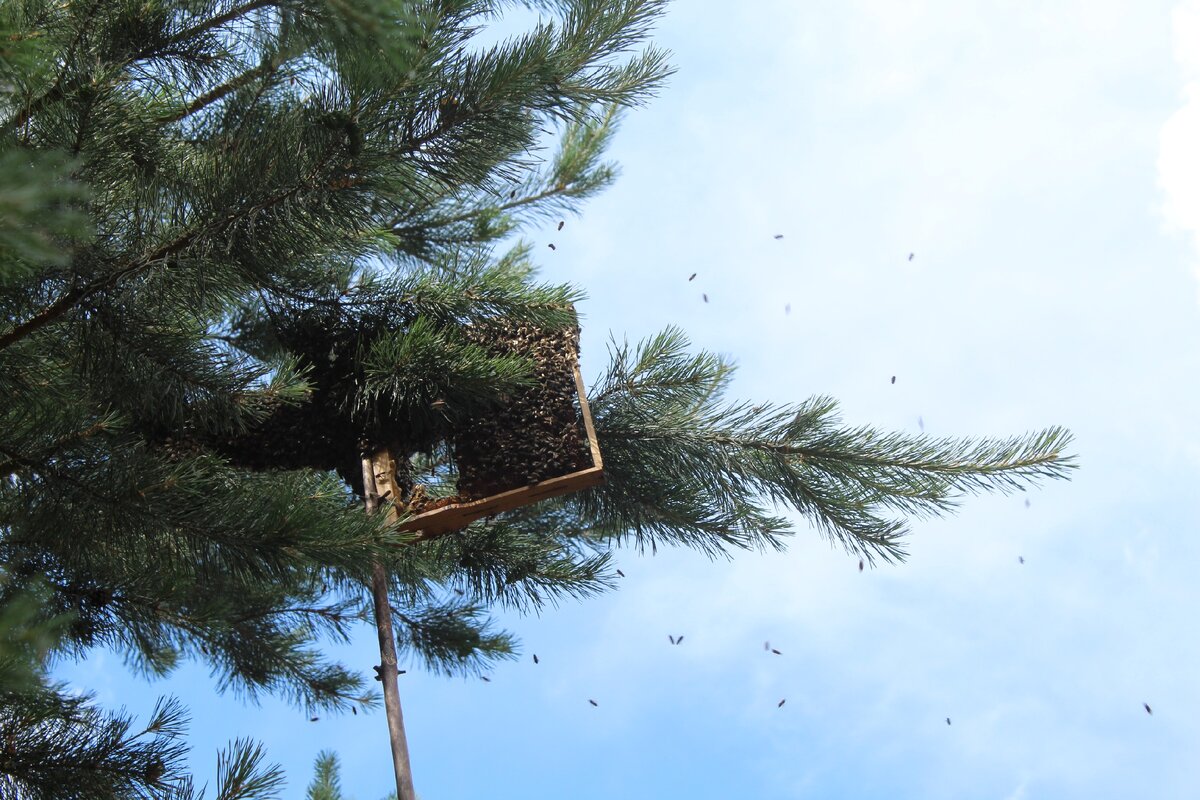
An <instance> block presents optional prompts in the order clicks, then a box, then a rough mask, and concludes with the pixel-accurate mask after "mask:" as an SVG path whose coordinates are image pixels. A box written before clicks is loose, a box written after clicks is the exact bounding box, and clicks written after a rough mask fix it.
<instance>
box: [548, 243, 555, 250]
mask: <svg viewBox="0 0 1200 800" xmlns="http://www.w3.org/2000/svg"><path fill="white" fill-rule="evenodd" d="M546 246H547V247H549V248H550V249H551V250H557V249H558V248H557V247H555V246H554V244H553V243H550V244H548V245H546Z"/></svg>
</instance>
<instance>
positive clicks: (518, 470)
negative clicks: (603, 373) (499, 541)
mask: <svg viewBox="0 0 1200 800" xmlns="http://www.w3.org/2000/svg"><path fill="white" fill-rule="evenodd" d="M472 336H473V337H474V338H476V339H477V341H478V343H479V344H480V345H482V346H483V347H485V348H487V349H488V350H489V351H490V352H491V353H493V354H495V355H506V354H516V355H521V356H525V357H527V358H529V359H530V360H531V361H532V362H533V377H534V381H535V382H534V384H533V385H532V386H530V387H528V388H525V389H522V390H520V391H518V392H515V393H514V394H512V395H511V396H509V397H508V398H507V399H506V402H504V403H502V404H501V405H500V406H499V407H498V408H495V409H493V410H492V411H491V412H489V413H488V414H487V415H484V416H480V417H476V418H474V419H470V420H467V421H466V422H465V423H464V424H462V425H458V426H456V427H455V429H454V430H453V431H452V432H451V437H450V446H451V450H452V453H453V458H454V462H455V465H456V466H457V469H458V493H459V496H460V497H471V498H481V497H488V496H490V495H494V494H499V493H501V492H505V491H508V490H510V489H517V488H520V487H522V486H527V485H529V484H533V483H538V482H539V481H543V480H546V479H548V478H555V477H558V476H560V475H566V474H569V473H572V472H577V471H579V470H582V469H586V468H588V467H590V466H592V464H591V455H590V452H589V451H588V448H587V437H586V434H585V433H584V431H583V427H582V424H581V420H580V413H579V409H578V407H577V405H576V402H577V400H576V394H577V390H576V386H575V372H574V370H575V362H576V361H577V360H578V353H579V328H578V327H571V328H567V329H562V330H549V329H545V328H537V327H534V326H532V325H526V324H521V323H508V324H503V323H502V324H501V325H499V326H488V327H487V328H486V329H480V330H479V331H477V332H474V333H473V334H472Z"/></svg>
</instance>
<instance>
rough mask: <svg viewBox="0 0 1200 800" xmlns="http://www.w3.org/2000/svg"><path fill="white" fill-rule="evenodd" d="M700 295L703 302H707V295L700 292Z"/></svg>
mask: <svg viewBox="0 0 1200 800" xmlns="http://www.w3.org/2000/svg"><path fill="white" fill-rule="evenodd" d="M700 296H701V297H703V298H704V302H706V303H707V302H708V295H706V294H702V295H700Z"/></svg>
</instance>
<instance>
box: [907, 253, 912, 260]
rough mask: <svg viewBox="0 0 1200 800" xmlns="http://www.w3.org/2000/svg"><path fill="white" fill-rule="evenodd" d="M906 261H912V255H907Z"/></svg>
mask: <svg viewBox="0 0 1200 800" xmlns="http://www.w3.org/2000/svg"><path fill="white" fill-rule="evenodd" d="M908 260H909V261H912V260H913V254H912V253H909V254H908Z"/></svg>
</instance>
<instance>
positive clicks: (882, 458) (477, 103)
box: [0, 0, 1070, 800]
mask: <svg viewBox="0 0 1200 800" xmlns="http://www.w3.org/2000/svg"><path fill="white" fill-rule="evenodd" d="M664 4H665V0H542V1H541V2H534V0H528V2H525V3H521V2H517V1H516V0H354V1H353V2H350V0H241V1H240V2H238V1H236V0H22V1H21V2H5V3H3V4H0V682H2V685H0V795H3V796H4V797H13V798H42V797H81V798H82V797H88V798H104V797H112V798H125V797H139V798H140V797H172V798H185V797H199V796H200V794H201V792H200V790H197V789H195V788H194V787H193V786H192V784H191V781H190V779H189V778H188V777H187V776H186V775H185V774H184V773H183V769H182V762H181V755H180V753H181V746H180V742H181V741H182V739H181V737H182V736H183V720H184V716H183V712H182V710H181V709H179V708H178V706H176V705H174V704H172V703H165V704H164V705H163V706H162V707H161V708H160V710H159V712H158V713H156V714H155V715H154V716H153V718H152V719H151V720H150V721H149V723H148V724H147V725H146V727H145V728H143V729H142V730H141V731H140V732H137V731H136V730H135V727H134V726H133V722H132V721H131V720H129V719H126V718H125V717H123V716H121V715H118V714H114V713H111V712H107V711H104V710H103V709H100V708H99V707H98V706H97V705H96V704H95V702H94V701H93V700H92V699H90V698H89V697H87V696H82V697H81V696H76V695H71V694H68V692H67V688H66V687H62V686H58V685H55V684H54V683H53V682H51V681H50V679H49V678H48V677H47V672H46V664H47V659H49V658H50V657H52V656H55V657H58V658H71V657H78V656H83V655H85V654H86V653H87V652H88V651H89V650H91V649H92V648H96V647H103V646H107V647H113V648H116V649H117V650H119V651H120V652H123V653H124V654H125V656H126V658H127V661H128V662H129V664H130V666H132V667H133V668H135V669H137V670H140V671H142V672H145V673H148V674H163V673H166V672H169V671H170V670H171V669H173V668H174V667H175V666H176V665H177V664H178V663H180V662H181V661H182V660H186V659H195V660H199V661H203V662H206V663H207V664H209V665H210V666H211V667H212V668H213V670H214V674H215V675H216V676H217V686H216V687H215V688H216V689H218V690H227V689H229V690H234V691H236V692H239V693H241V694H243V695H244V696H247V697H249V698H253V697H255V696H257V695H260V694H262V693H274V694H277V695H282V696H284V697H286V698H289V699H290V700H292V701H294V702H295V703H296V704H297V705H298V706H301V707H304V708H306V709H325V710H328V711H345V710H348V709H349V708H351V707H353V706H356V705H370V704H373V703H374V702H376V696H375V694H374V692H373V691H372V689H371V688H370V687H371V686H372V684H371V681H369V680H368V679H366V678H365V677H364V676H363V675H361V674H359V673H358V672H356V671H354V670H351V669H349V668H347V667H345V666H343V665H341V664H338V663H336V662H334V661H332V660H330V659H329V658H327V657H326V656H325V655H324V654H323V652H322V643H323V642H326V641H329V640H331V639H332V640H335V641H336V640H339V639H345V638H346V637H347V636H348V634H349V632H350V631H351V629H352V628H353V626H355V625H357V624H358V623H359V622H360V620H361V619H362V618H363V617H364V614H365V607H364V603H365V602H367V600H368V599H369V592H368V591H367V590H366V587H367V586H369V582H370V572H371V565H372V564H373V563H375V562H382V563H384V564H386V566H387V569H388V571H389V574H390V575H391V576H392V584H393V585H392V591H393V594H394V596H395V597H396V598H397V601H398V602H397V606H396V612H395V616H396V619H395V626H396V630H397V632H398V637H399V645H400V646H401V648H402V649H403V650H405V651H406V652H407V653H408V655H409V656H410V657H411V658H413V659H415V660H417V661H419V662H421V663H424V664H425V665H426V666H427V667H428V668H429V669H432V670H438V671H444V672H447V673H459V672H473V671H474V672H477V671H479V670H481V669H483V668H484V667H486V666H487V664H489V663H490V662H491V661H492V660H494V659H497V658H505V657H508V656H510V655H511V654H512V652H513V650H514V642H513V640H512V638H511V637H510V636H509V635H508V634H507V633H504V632H502V631H497V630H495V629H494V628H493V626H492V623H491V622H490V620H489V617H488V609H489V608H490V607H494V606H497V605H499V606H506V607H513V608H517V609H522V610H524V609H530V608H534V607H537V606H540V605H543V604H546V603H554V602H557V601H559V600H561V599H565V598H577V597H586V596H588V595H591V594H594V593H597V592H600V591H603V590H605V589H607V588H610V587H611V575H610V572H609V566H608V556H607V553H608V552H609V550H610V549H611V548H613V547H615V546H618V545H620V544H621V543H623V542H626V541H632V542H634V543H636V544H637V545H643V546H650V547H654V546H657V545H660V544H680V545H684V546H688V547H695V548H699V549H702V550H705V551H708V552H714V553H715V552H727V551H729V550H731V549H735V548H746V547H762V546H771V547H778V546H780V545H781V543H782V541H783V537H784V535H785V534H786V533H787V531H788V528H789V525H788V522H787V520H786V519H785V518H783V517H781V516H780V515H778V514H777V513H775V512H774V511H773V510H772V509H774V508H776V507H777V506H782V507H788V508H792V509H795V510H796V511H799V512H800V513H801V514H803V515H805V516H806V517H808V518H809V519H811V520H812V521H813V522H814V524H815V525H816V527H817V529H818V530H820V531H821V532H822V533H824V534H826V535H828V536H830V537H832V538H833V539H835V540H837V541H839V542H840V543H842V544H843V545H844V546H845V547H846V548H847V549H848V550H850V551H852V552H855V553H859V554H862V555H863V556H865V557H866V558H868V559H874V558H882V559H896V558H899V557H901V556H902V555H903V550H902V546H901V535H902V533H903V532H904V522H903V519H904V517H906V516H909V517H911V516H921V515H926V514H936V513H942V512H945V511H947V510H948V509H950V508H951V507H952V505H953V503H954V502H955V501H956V499H957V498H959V497H961V496H962V495H963V494H964V493H969V492H974V491H980V490H985V489H999V490H1011V489H1018V488H1023V487H1025V486H1028V485H1030V484H1032V483H1035V482H1037V481H1039V480H1041V479H1046V478H1057V477H1061V476H1063V475H1064V474H1065V473H1066V470H1067V468H1068V467H1069V466H1070V461H1069V459H1068V458H1066V457H1065V456H1064V452H1065V448H1066V447H1067V445H1068V441H1069V439H1068V436H1067V434H1066V433H1065V432H1064V431H1062V430H1060V429H1050V430H1047V431H1044V432H1040V433H1035V434H1032V435H1029V436H1024V437H1017V438H1014V439H1004V440H970V441H961V440H931V439H927V438H925V437H914V436H905V435H899V434H887V433H882V432H878V431H875V430H872V429H869V428H851V427H845V426H843V425H841V424H840V423H839V422H838V420H837V418H836V416H835V415H834V406H833V403H832V402H831V401H829V400H826V399H815V400H808V401H803V402H800V403H796V404H792V405H783V406H775V405H762V406H751V405H749V404H746V403H739V402H735V401H730V400H727V399H726V397H725V394H726V391H727V390H728V389H729V380H730V376H731V374H732V368H731V366H730V365H729V364H728V363H726V362H725V361H723V360H721V359H720V358H718V357H716V356H714V355H711V354H707V353H692V352H690V351H689V348H688V346H687V342H686V339H685V338H684V336H683V334H682V333H680V332H678V331H675V330H668V331H666V332H664V333H663V334H661V335H660V336H658V337H655V338H653V339H651V340H649V341H647V342H643V343H641V344H640V345H635V346H630V345H627V344H625V343H623V342H619V341H616V340H614V343H613V345H612V347H611V353H610V354H611V361H610V365H609V367H608V369H607V370H606V372H605V374H604V375H603V376H602V377H601V379H600V380H599V382H598V383H597V384H596V385H595V386H594V388H593V389H592V393H591V397H590V401H591V404H592V408H593V411H594V413H595V418H596V428H597V436H598V438H599V440H600V445H601V449H602V451H603V452H604V456H605V461H606V465H607V469H608V483H607V484H606V485H605V486H603V487H597V488H594V489H590V490H588V491H586V492H583V493H580V494H579V495H576V496H572V497H566V498H560V499H556V500H553V501H547V502H545V503H542V504H539V505H536V506H532V507H529V508H525V509H521V510H518V511H515V512H511V513H509V514H506V515H503V516H500V517H497V518H495V519H492V520H487V521H481V522H479V523H475V524H472V525H471V526H470V527H468V528H467V529H465V530H462V531H460V532H458V533H455V534H452V535H448V536H444V537H441V538H439V539H436V540H433V541H430V542H426V543H422V544H419V545H412V544H407V543H408V542H409V539H408V538H407V537H405V536H404V535H402V534H399V533H397V532H395V531H394V530H390V529H389V528H388V527H387V525H386V524H385V523H384V522H383V521H382V520H383V518H382V516H380V517H374V518H372V517H368V516H366V515H365V514H363V513H362V511H361V506H360V505H359V503H358V501H357V499H356V497H355V496H354V488H355V487H354V486H353V484H354V480H355V479H353V475H354V474H355V471H354V469H353V468H352V467H351V466H348V464H350V463H351V462H352V460H353V459H354V458H355V457H356V456H357V455H359V454H360V453H361V451H362V450H364V449H370V448H371V447H374V446H378V445H380V444H387V445H389V446H397V447H398V449H399V451H400V452H402V453H403V454H404V455H405V456H406V457H407V458H408V459H409V461H410V464H411V468H412V470H414V471H425V472H427V473H428V474H429V475H430V476H434V477H435V478H436V479H437V480H439V481H442V482H444V483H445V484H446V485H453V484H454V482H455V478H456V465H455V463H454V459H453V457H452V455H453V453H452V448H451V447H450V446H449V444H448V438H449V437H450V431H451V430H453V429H454V426H455V425H457V424H459V423H460V422H461V421H463V420H470V419H478V418H480V416H482V415H486V414H487V413H488V411H489V409H493V408H494V407H495V406H496V404H497V403H498V402H501V400H502V398H504V397H506V396H508V395H510V394H512V393H514V392H517V391H519V390H520V389H521V388H522V387H526V386H528V385H529V383H530V381H531V369H532V367H531V363H530V361H529V359H527V358H524V357H522V356H521V355H520V354H518V353H513V352H508V351H505V350H504V349H503V348H500V349H497V348H495V347H489V346H488V342H487V341H486V340H484V341H481V340H480V332H481V331H487V330H489V327H490V326H496V325H525V326H529V327H530V328H531V329H537V330H543V331H564V330H568V329H571V328H573V327H574V326H575V324H576V319H575V316H574V312H573V311H572V305H573V304H574V303H575V302H577V301H579V300H580V299H581V297H582V295H581V292H580V291H579V290H578V289H577V288H575V287H571V286H561V285H553V284H548V283H544V282H540V281H539V280H538V279H537V276H536V270H535V267H534V264H533V263H532V259H531V250H530V248H529V247H528V246H527V245H525V244H522V243H519V242H518V243H517V244H512V242H513V241H514V235H515V234H516V233H518V232H519V231H520V230H521V228H522V226H524V225H527V224H528V223H530V222H534V221H538V220H545V219H556V218H559V217H561V216H563V215H565V214H569V213H574V212H576V211H577V210H578V209H579V207H580V204H581V202H582V201H584V200H586V199H587V198H589V197H591V196H592V195H594V194H596V193H597V192H598V191H600V190H601V189H603V188H604V187H606V186H607V185H609V184H610V183H611V182H612V180H613V179H614V177H615V175H616V171H615V168H614V167H613V166H612V165H610V164H607V163H605V162H604V161H603V151H604V148H605V145H606V144H607V142H608V139H609V137H610V136H611V135H612V133H613V132H614V130H615V127H616V124H617V121H618V117H619V114H620V112H621V110H622V109H625V108H629V107H633V106H637V105H639V104H641V103H643V102H644V101H646V100H647V99H648V98H649V97H651V96H652V95H653V93H654V92H655V91H656V89H657V88H658V87H659V86H660V85H661V84H662V82H663V81H664V79H665V78H666V77H667V76H668V75H669V73H670V68H669V66H668V64H667V60H666V55H665V54H664V53H663V52H662V51H661V50H659V49H656V48H654V47H653V46H651V45H648V44H647V39H648V36H649V33H650V28H651V25H652V23H653V22H654V20H655V19H656V18H657V17H658V16H659V15H660V14H661V13H662V11H663V9H664ZM516 6H525V7H526V9H527V10H528V11H532V12H536V13H535V14H534V16H536V17H537V22H535V23H531V27H530V28H529V30H527V31H526V32H525V33H524V34H522V35H520V36H511V37H508V38H505V39H501V40H499V41H498V42H496V43H494V44H486V43H483V39H481V38H480V37H479V36H477V35H476V34H478V33H479V32H480V31H481V29H483V28H485V27H486V26H487V25H488V24H489V23H490V22H491V21H493V20H495V19H496V18H497V17H502V16H504V15H506V14H508V13H510V12H512V11H513V10H514V7H516ZM551 146H553V147H554V148H556V151H555V153H554V154H553V155H552V156H550V157H548V158H547V157H544V156H543V152H544V150H545V148H547V147H551ZM339 476H340V477H339ZM345 478H351V484H352V486H351V488H348V487H347V485H346V481H345V480H344V479H345ZM218 766H219V769H218V772H219V778H218V782H217V796H218V797H220V798H228V799H229V800H232V799H233V798H249V797H268V796H274V795H275V794H276V792H277V790H278V787H279V786H280V781H281V775H280V774H279V773H278V771H277V770H275V769H273V768H271V767H269V766H267V765H266V764H265V762H264V761H263V754H262V752H261V751H260V750H259V749H258V748H257V747H256V746H255V745H254V744H253V743H251V742H247V741H237V742H234V743H232V744H231V745H230V748H229V750H228V751H226V752H225V753H224V754H222V756H221V757H220V759H219V762H218Z"/></svg>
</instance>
